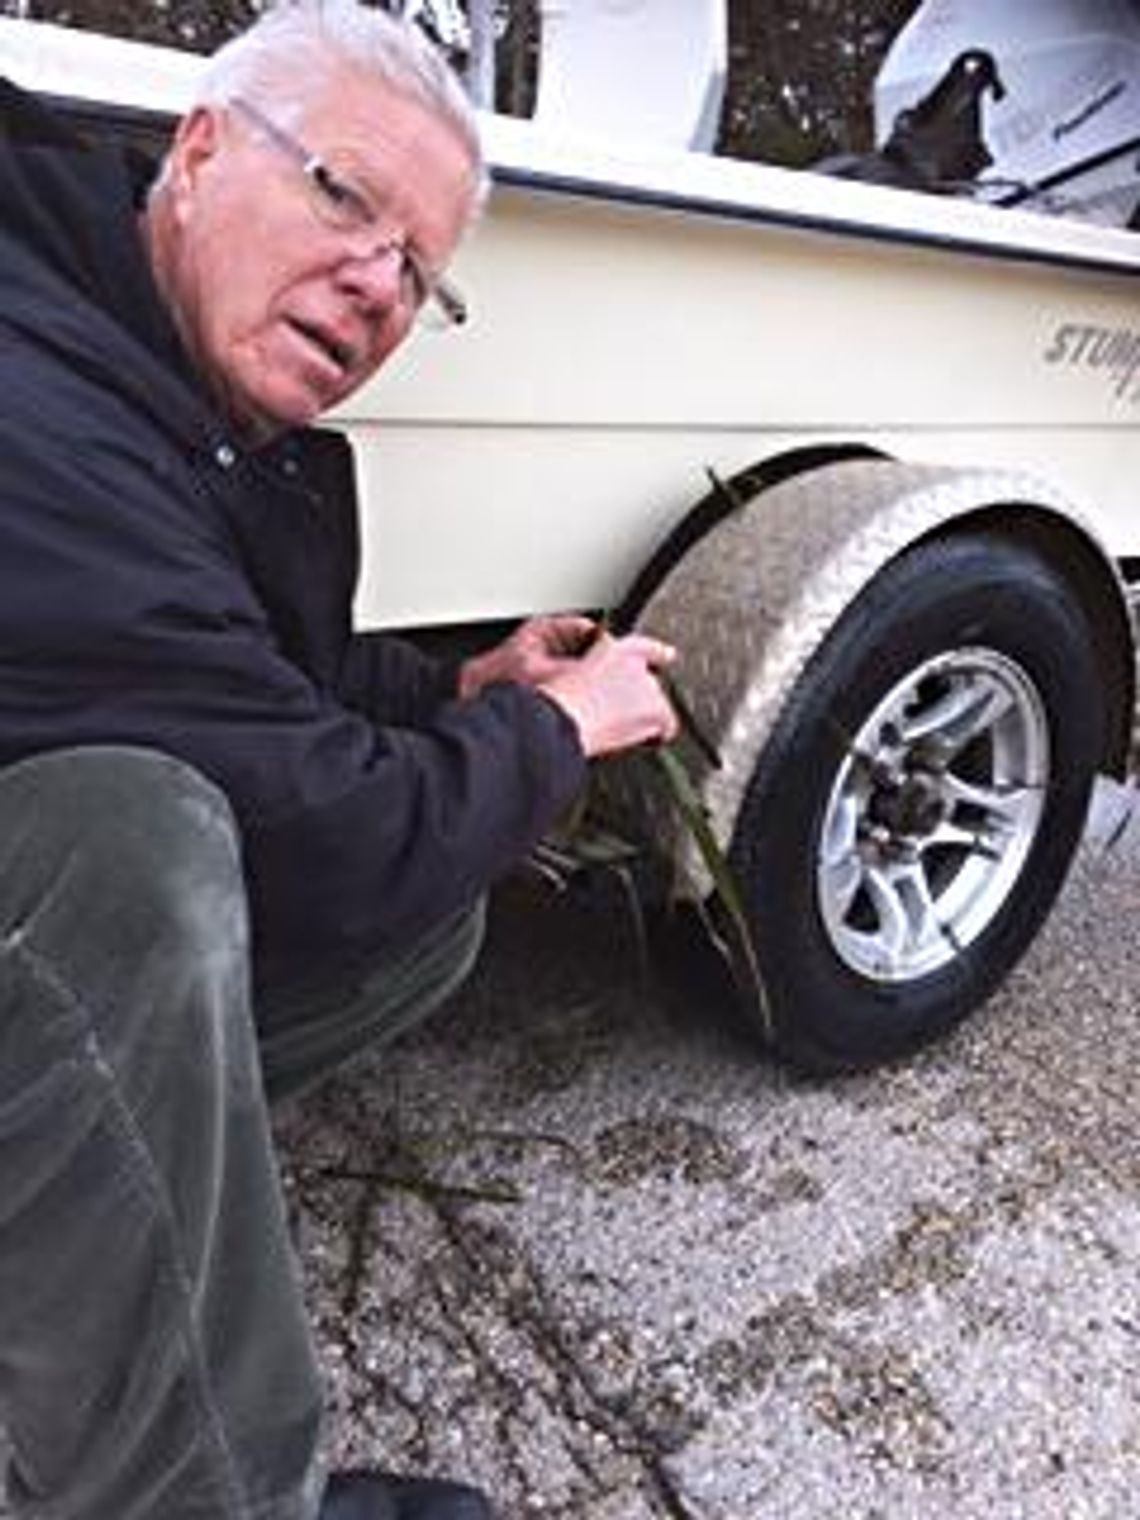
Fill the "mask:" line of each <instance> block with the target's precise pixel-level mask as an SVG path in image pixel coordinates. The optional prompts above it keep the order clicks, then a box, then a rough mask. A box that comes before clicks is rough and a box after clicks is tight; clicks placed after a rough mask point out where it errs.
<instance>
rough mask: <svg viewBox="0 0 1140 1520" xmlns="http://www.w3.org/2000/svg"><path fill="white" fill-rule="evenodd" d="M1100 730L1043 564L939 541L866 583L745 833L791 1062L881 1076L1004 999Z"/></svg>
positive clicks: (743, 854) (1060, 601)
mask: <svg viewBox="0 0 1140 1520" xmlns="http://www.w3.org/2000/svg"><path fill="white" fill-rule="evenodd" d="M1104 722H1105V717H1104V702H1103V700H1102V697H1101V695H1100V689H1099V680H1098V667H1097V661H1096V654H1095V647H1094V641H1093V636H1092V633H1091V630H1090V627H1089V624H1088V622H1087V620H1086V617H1085V614H1084V612H1083V610H1082V607H1081V605H1080V602H1079V600H1078V599H1077V596H1076V595H1075V593H1074V592H1073V590H1072V589H1071V588H1070V587H1069V585H1067V584H1066V581H1065V579H1064V577H1063V575H1062V574H1061V573H1060V572H1059V571H1058V570H1057V569H1056V568H1055V567H1054V566H1053V565H1052V564H1051V563H1050V562H1049V561H1048V560H1047V559H1046V558H1045V557H1044V556H1043V555H1042V554H1041V553H1039V552H1038V551H1037V550H1035V549H1034V548H1032V547H1029V546H1027V545H1024V544H1021V543H1018V542H1016V541H1013V540H1011V539H1009V538H1006V537H1002V536H1000V535H997V534H983V533H973V534H968V535H962V536H950V537H945V538H940V539H934V540H930V541H926V542H922V543H920V544H918V545H917V546H916V547H914V548H913V549H911V550H909V551H907V552H905V553H904V554H902V555H901V556H900V557H899V558H898V559H897V560H895V561H893V562H891V563H890V564H889V565H888V566H887V567H886V568H885V569H884V570H883V571H882V572H880V574H879V575H878V576H876V577H875V578H874V579H873V580H872V581H871V583H870V584H869V585H868V586H867V588H866V589H865V590H864V591H863V592H862V593H861V594H860V595H859V596H858V597H857V598H856V600H855V601H854V602H853V603H852V605H851V606H850V607H849V608H848V609H847V611H846V612H845V613H844V614H843V615H842V617H841V618H840V619H839V621H838V622H837V623H836V625H835V626H834V627H833V628H832V630H831V631H830V632H829V634H828V635H827V636H826V637H825V638H824V640H823V641H822V643H821V644H820V646H819V648H818V649H817V650H816V652H815V653H814V655H813V656H812V657H811V659H810V661H809V663H808V665H807V667H806V669H805V671H804V672H803V674H802V676H801V678H800V680H799V681H798V682H797V685H796V687H795V688H794V690H793V692H792V694H791V697H790V698H789V700H788V702H787V703H786V704H785V706H784V709H783V711H782V712H781V714H780V716H779V718H778V719H777V721H776V723H775V726H774V728H773V731H772V734H771V736H770V738H769V740H768V742H767V744H766V745H765V748H764V750H763V752H762V753H761V755H760V758H759V761H758V763H757V765H756V767H755V769H754V771H753V773H752V775H751V777H750V779H749V782H748V785H747V788H746V791H745V795H744V799H743V802H742V805H741V808H740V811H739V813H738V815H737V818H736V822H735V826H734V829H733V836H732V842H731V847H730V852H729V858H730V862H731V865H732V867H733V869H734V872H735V874H736V878H737V882H738V884H739V886H740V888H741V891H742V894H743V896H744V899H745V901H746V904H747V912H748V915H749V919H750V927H751V931H752V936H753V940H754V944H755V948H756V951H757V955H758V959H759V963H760V965H761V967H762V968H763V971H764V977H765V980H766V983H767V987H768V1001H769V1004H770V1007H769V1010H768V1015H767V1017H768V1020H769V1022H770V1027H769V1029H768V1031H767V1034H768V1037H769V1039H770V1040H771V1042H772V1043H773V1044H774V1046H775V1048H776V1051H777V1053H778V1054H779V1055H781V1056H782V1057H784V1058H786V1059H787V1060H789V1061H790V1062H791V1063H792V1064H794V1065H796V1066H798V1067H800V1068H802V1069H808V1070H811V1071H814V1072H833V1071H837V1070H843V1069H852V1068H858V1067H862V1066H867V1065H870V1064H874V1063H878V1062H881V1061H884V1060H887V1059H890V1058H894V1057H897V1056H900V1055H904V1054H906V1053H908V1052H910V1051H913V1050H914V1049H916V1048H917V1047H919V1046H920V1045H923V1044H925V1043H926V1042H927V1041H929V1040H931V1039H933V1038H934V1037H936V1036H938V1035H941V1034H942V1033H944V1032H945V1031H946V1030H948V1029H949V1028H950V1027H951V1026H953V1025H954V1024H956V1023H957V1022H958V1021H959V1020H961V1019H962V1018H963V1017H964V1016H965V1015H966V1014H968V1013H969V1012H970V1011H971V1010H972V1009H974V1008H975V1007H976V1006H977V1005H978V1004H979V1003H980V1002H981V1001H982V1000H983V999H984V998H985V997H987V996H988V995H989V994H990V993H991V992H992V991H993V990H994V988H995V987H996V986H997V984H998V983H999V982H1000V981H1001V979H1002V978H1003V977H1004V976H1005V975H1006V973H1007V972H1008V971H1009V970H1010V968H1011V967H1012V966H1013V965H1014V963H1015V962H1016V961H1017V960H1018V958H1019V957H1020V956H1021V955H1022V953H1023V952H1024V951H1025V949H1026V948H1027V946H1028V945H1029V943H1030V941H1031V940H1032V938H1033V936H1034V934H1035V933H1036V931H1037V929H1038V928H1039V927H1040V925H1041V923H1042V921H1043V920H1044V918H1045V916H1046V915H1047V913H1048V911H1049V909H1050V907H1051V906H1052V904H1053V902H1054V899H1055V898H1056V896H1057V893H1058V891H1059V890H1060V887H1061V884H1062V882H1063V880H1064V876H1065V873H1066V871H1067V868H1068V866H1069V863H1070V860H1071V858H1072V855H1073V852H1074V850H1075V848H1076V845H1077V843H1078V841H1079V838H1080V834H1081V828H1082V823H1083V819H1084V816H1085V812H1086V809H1087V804H1088V796H1089V789H1090V786H1091V783H1092V780H1093V777H1094V774H1095V772H1096V769H1097V766H1098V762H1099V760H1100V757H1101V754H1102V746H1103V729H1104ZM971 839H972V840H973V842H972V843H970V842H969V841H970V840H971ZM742 1006H750V1007H752V1008H753V1013H752V1017H753V1019H755V1018H756V1009H755V1005H751V1004H742Z"/></svg>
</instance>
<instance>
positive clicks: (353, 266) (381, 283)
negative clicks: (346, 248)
mask: <svg viewBox="0 0 1140 1520" xmlns="http://www.w3.org/2000/svg"><path fill="white" fill-rule="evenodd" d="M339 278H340V283H341V284H342V286H343V287H344V288H345V289H348V290H350V291H351V292H352V293H353V294H354V295H355V296H356V297H357V299H358V300H359V301H360V302H361V303H362V304H363V305H364V306H365V307H367V309H369V310H373V311H390V310H391V309H393V308H394V307H401V306H403V304H404V250H403V248H402V247H401V246H400V244H399V243H397V242H391V243H381V244H379V245H377V246H376V247H374V248H372V249H370V250H367V251H361V252H359V253H354V254H352V255H350V257H349V258H348V259H346V260H345V261H344V263H343V264H342V265H341V267H340V272H339Z"/></svg>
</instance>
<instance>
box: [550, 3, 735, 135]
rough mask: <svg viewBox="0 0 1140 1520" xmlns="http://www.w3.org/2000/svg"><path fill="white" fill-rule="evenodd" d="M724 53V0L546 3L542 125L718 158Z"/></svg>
mask: <svg viewBox="0 0 1140 1520" xmlns="http://www.w3.org/2000/svg"><path fill="white" fill-rule="evenodd" d="M727 46H728V16H727V9H726V0H543V5H542V47H541V57H540V63H539V77H538V101H537V105H536V108H535V120H536V121H538V122H541V123H542V124H543V125H544V126H549V127H553V128H555V129H557V130H559V131H562V132H572V133H574V134H576V135H577V134H588V135H590V136H604V137H607V138H609V139H610V140H611V141H625V142H638V141H640V142H648V143H653V144H656V145H658V146H661V147H675V148H693V149H697V150H699V151H706V152H707V151H711V149H712V148H713V145H714V143H715V141H716V133H717V126H718V123H719V119H720V107H721V99H722V96H723V93H724V81H725V74H726V71H727Z"/></svg>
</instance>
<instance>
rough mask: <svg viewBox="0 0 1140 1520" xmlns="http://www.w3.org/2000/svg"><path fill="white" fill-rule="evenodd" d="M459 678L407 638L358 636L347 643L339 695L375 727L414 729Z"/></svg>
mask: <svg viewBox="0 0 1140 1520" xmlns="http://www.w3.org/2000/svg"><path fill="white" fill-rule="evenodd" d="M458 678H459V671H458V666H457V665H456V664H455V663H454V662H452V661H450V660H439V659H433V658H431V657H429V656H428V655H425V654H423V653H422V652H421V651H420V650H419V649H417V648H416V646H415V645H414V644H412V643H410V642H409V641H408V640H407V639H402V638H399V637H397V636H396V635H394V634H389V633H357V634H355V635H354V636H353V637H352V638H351V639H350V640H349V642H348V646H347V649H346V651H345V657H344V662H343V664H342V667H341V671H340V678H339V681H338V683H337V691H338V693H339V695H340V697H341V699H342V701H343V702H344V703H345V705H346V706H347V707H352V708H355V709H356V710H357V711H358V712H362V713H363V714H364V715H365V716H366V717H368V718H371V720H372V721H373V722H374V723H382V724H397V725H400V726H406V727H409V728H418V727H421V726H422V725H423V724H425V723H430V722H431V720H432V718H433V717H434V716H435V714H436V712H437V711H438V709H439V708H440V706H441V705H442V704H443V703H444V702H446V701H449V700H450V699H451V698H452V697H454V696H455V694H456V684H457V682H458Z"/></svg>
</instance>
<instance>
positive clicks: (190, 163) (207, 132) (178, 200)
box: [163, 105, 224, 206]
mask: <svg viewBox="0 0 1140 1520" xmlns="http://www.w3.org/2000/svg"><path fill="white" fill-rule="evenodd" d="M223 132H224V122H223V118H222V113H221V111H220V109H219V108H218V107H216V106H208V105H198V106H193V107H192V108H191V109H190V110H189V111H188V112H187V113H186V115H185V116H184V117H183V118H182V120H181V121H180V122H179V123H178V130H177V131H176V132H175V134H174V142H173V143H172V144H171V147H170V152H169V153H168V155H167V160H166V167H165V171H164V175H163V178H164V179H165V180H166V181H167V183H168V184H169V186H170V189H171V191H172V192H173V196H174V201H175V204H176V205H178V206H182V205H185V204H186V201H187V198H188V197H190V196H192V195H193V194H194V192H195V190H196V189H197V187H198V182H199V179H200V178H201V176H202V174H203V173H204V172H207V171H208V170H209V169H210V167H211V166H212V165H213V162H214V160H215V159H216V158H217V155H218V153H219V151H220V149H221V145H222V136H223Z"/></svg>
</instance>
